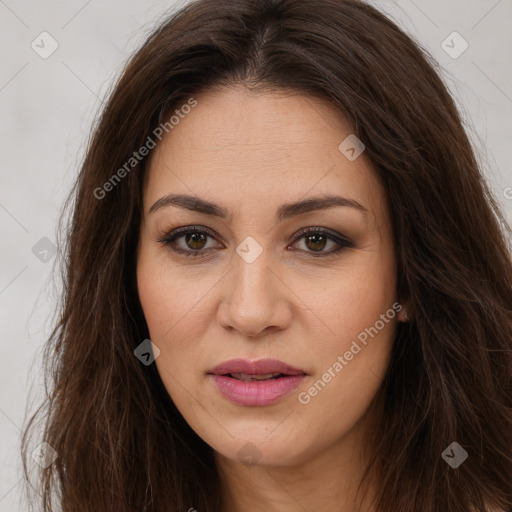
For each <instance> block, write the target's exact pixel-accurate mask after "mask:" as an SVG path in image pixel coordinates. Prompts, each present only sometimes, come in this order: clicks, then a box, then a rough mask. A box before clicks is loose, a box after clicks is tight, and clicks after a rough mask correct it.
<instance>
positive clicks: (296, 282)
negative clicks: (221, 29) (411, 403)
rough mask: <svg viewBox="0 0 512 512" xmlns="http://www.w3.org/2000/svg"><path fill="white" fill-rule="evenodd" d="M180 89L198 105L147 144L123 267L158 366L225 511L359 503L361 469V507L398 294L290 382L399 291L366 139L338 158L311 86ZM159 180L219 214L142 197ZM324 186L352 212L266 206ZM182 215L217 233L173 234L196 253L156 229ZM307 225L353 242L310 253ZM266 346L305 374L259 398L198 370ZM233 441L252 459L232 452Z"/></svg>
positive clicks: (329, 113) (166, 190) (333, 119)
mask: <svg viewBox="0 0 512 512" xmlns="http://www.w3.org/2000/svg"><path fill="white" fill-rule="evenodd" d="M195 98H196V100H197V102H198V104H197V106H196V107H195V108H194V109H192V111H191V112H190V113H189V114H188V115H186V116H185V117H184V119H181V120H180V122H179V124H177V125H176V126H175V127H174V128H173V130H172V131H170V132H169V134H168V135H166V136H165V137H164V139H163V141H162V143H161V144H159V145H158V146H157V148H155V149H154V150H153V154H152V155H151V162H150V166H149V169H148V174H147V177H146V178H147V179H146V182H145V186H144V191H143V203H144V214H143V222H142V226H141V231H140V238H139V246H138V254H137V280H138V289H139V296H140V301H141V304H142V308H143V311H144V314H145V317H146V320H147V323H148V327H149V331H150V336H151V340H152V342H153V343H154V344H155V345H156V346H157V347H158V348H159V349H160V355H159V356H158V357H157V359H156V360H155V364H156V365H157V368H158V371H159V374H160V375H161V378H162V381H163V383H164V385H165V386H166V389H167V391H168V392H169V395H170V396H171V398H172V399H173V401H174V403H175V404H176V406H177V407H178V409H179V410H180V412H181V414H182V415H183V417H184V418H185V419H186V421H187V422H188V424H189V425H190V426H191V428H192V429H194V431H195V432H197V434H198V435H199V436H200V437H201V438H202V439H204V440H205V441H206V442H207V443H208V444H209V445H210V446H211V447H212V448H213V449H214V451H215V455H216V460H217V463H218V467H219V471H220V475H221V478H222V481H223V496H224V511H225V512H239V511H242V510H243V511H245V512H252V511H254V512H257V511H267V512H268V511H279V512H288V511H290V512H291V511H294V512H295V511H297V510H308V511H310V510H323V511H355V510H361V511H368V512H370V511H372V510H374V509H373V508H371V507H370V505H369V499H370V497H371V496H372V493H373V490H374V486H373V485H370V486H369V487H368V489H367V492H366V498H365V499H364V500H363V503H362V505H361V507H360V508H358V506H356V503H355V500H356V496H355V488H356V487H357V483H358V482H359V480H360V477H361V475H362V471H363V470H364V467H365V463H366V462H367V457H368V452H369V449H368V446H367V442H366V440H367V437H366V431H365V429H366V428H370V429H371V426H372V425H374V422H375V421H376V420H378V416H379V414H380V412H379V411H380V410H381V405H382V404H381V403H380V402H378V401H376V402H375V408H374V409H370V405H371V404H372V400H374V398H375V397H376V394H377V391H378V390H379V387H380V386H381V384H382V381H383V378H384V376H385V373H386V369H387V367H388V365H389V362H390V355H391V349H392V345H393V340H394V336H395V332H396V327H397V322H398V321H404V316H403V315H404V312H405V309H402V311H401V312H400V313H399V314H398V315H397V316H395V317H394V318H392V319H391V320H389V321H388V322H387V323H385V326H384V328H382V329H381V330H380V331H379V332H378V334H377V335H375V336H374V337H373V338H370V337H369V338H368V344H367V346H365V347H364V348H363V349H362V350H361V351H360V352H359V353H358V354H357V355H355V356H354V357H353V359H352V360H351V361H349V362H347V363H348V364H347V365H346V366H344V367H343V369H342V371H340V372H338V373H336V376H335V377H334V378H332V379H331V381H330V382H329V383H327V384H326V385H325V387H324V388H323V389H322V390H321V391H320V392H318V393H317V395H316V396H314V397H311V399H310V401H309V402H308V403H307V404H303V403H301V402H300V401H299V400H298V396H299V393H301V392H307V390H308V389H309V388H310V387H311V386H312V385H313V383H315V382H316V381H317V380H318V379H320V378H321V377H322V375H323V374H324V372H326V371H327V370H328V368H330V367H332V366H333V364H334V363H335V362H336V361H337V358H338V356H339V355H342V356H343V354H345V352H347V351H348V350H349V349H350V346H351V344H352V342H353V341H354V340H356V339H357V336H358V335H359V334H360V333H361V332H362V331H364V330H365V328H369V327H370V326H374V325H375V322H376V321H377V320H379V318H381V317H380V315H382V314H385V313H386V311H387V310H389V309H390V308H391V307H392V305H393V304H394V303H397V302H399V298H398V297H397V292H396V278H397V276H396V254H395V251H394V246H393V236H392V230H391V223H390V217H389V211H388V206H387V201H386V195H385V192H384V190H383V187H382V185H381V183H380V181H379V179H378V177H377V175H376V173H375V171H374V169H373V168H372V165H371V163H370V162H369V160H368V159H367V158H366V155H365V153H363V154H362V155H361V156H360V157H359V158H357V159H356V160H355V161H349V160H348V159H347V158H346V157H345V156H344V155H343V154H342V153H341V152H340V150H339V149H338V146H339V145H340V143H341V142H342V141H343V140H344V139H345V138H346V137H347V136H349V135H350V134H351V133H352V129H351V128H350V126H348V124H347V123H346V122H345V121H344V120H343V119H341V118H340V116H339V115H337V114H336V112H335V111H333V110H332V109H331V107H330V106H329V105H327V104H325V103H323V102H321V101H320V100H317V99H314V98H309V97H304V96H300V95H294V94H292V93H288V94H284V93H282V92H281V93H277V92H270V91H267V92H262V91H259V92H257V93H255V92H249V91H247V90H246V89H245V88H243V87H242V86H236V87H233V88H228V89H219V90H209V91H207V92H205V93H203V94H201V95H197V96H195ZM171 193H172V194H189V195H195V196H199V197H200V198H203V199H207V200H209V201H211V202H214V203H216V204H218V205H220V206H222V207H225V208H226V209H227V210H228V211H229V215H228V217H227V218H225V219H220V218H217V217H213V216H210V215H207V214H204V213H199V212H196V211H192V210H187V209H183V208H180V207H177V206H173V205H169V206H165V207H162V208H159V209H158V210H156V211H154V212H153V213H149V209H150V207H151V206H152V205H153V204H154V203H155V202H156V201H157V200H158V199H160V198H161V197H162V196H164V195H166V194H171ZM326 194H336V195H342V196H344V197H347V198H350V199H354V200H356V201H357V202H359V203H360V204H361V205H363V206H364V207H365V208H366V209H367V212H366V213H363V212H361V211H359V210H357V209H355V208H351V207H346V206H345V207H343V206H336V207H332V208H328V209H324V210H318V211H314V212H308V213H304V214H302V215H299V216H296V217H292V218H288V219H285V220H283V221H281V222H276V219H275V217H274V215H275V211H276V209H277V208H278V207H279V206H281V205H282V204H284V203H291V202H295V201H299V200H303V199H306V198H310V197H317V196H322V195H326ZM194 225H196V226H197V225H199V226H201V227H206V228H209V229H210V230H211V231H213V233H215V234H216V237H215V238H212V237H208V238H207V239H201V238H199V239H198V240H197V239H196V240H194V239H192V240H190V238H188V239H187V237H186V236H182V237H181V238H179V239H177V240H176V241H175V242H174V244H175V246H178V247H180V248H182V249H184V250H187V249H188V250H189V251H193V250H194V249H196V250H199V251H201V250H202V251H203V252H204V253H205V254H207V255H206V256H205V257H203V258H200V257H197V258H195V257H186V256H184V255H181V254H177V253H174V252H173V251H172V250H171V248H170V246H169V245H168V246H164V244H163V243H162V242H158V240H159V239H161V238H162V237H163V236H165V234H166V233H168V232H169V231H171V230H173V229H176V228H179V227H184V226H194ZM309 227H311V228H319V227H320V228H326V229H328V230H331V231H333V232H334V233H338V234H339V235H342V236H345V237H347V238H349V239H350V240H351V241H352V242H353V244H354V247H348V248H343V249H342V250H341V251H340V252H338V253H336V254H333V255H331V256H320V257H315V256H314V254H317V253H318V252H320V253H322V252H323V254H326V253H329V252H330V251H331V250H334V249H336V248H337V247H338V245H337V243H336V242H335V241H329V240H328V241H327V242H326V245H322V244H319V243H318V242H316V241H315V240H313V241H312V240H310V239H309V240H308V237H307V236H306V237H304V236H302V237H301V238H297V237H296V233H298V231H299V230H300V229H302V228H309ZM248 236H251V237H253V238H254V239H255V240H256V241H257V242H258V243H259V245H260V246H261V248H262V253H261V254H260V255H259V257H258V258H257V259H256V260H255V261H254V262H252V263H247V262H246V261H244V259H242V258H241V257H240V256H239V255H238V253H237V252H236V248H237V247H238V246H239V245H240V244H241V243H242V241H244V239H245V238H246V237H248ZM187 241H188V245H187ZM315 250H316V251H317V252H315ZM312 254H313V256H312ZM267 357H269V358H276V359H280V360H282V361H284V362H286V363H288V364H290V365H292V366H295V367H297V368H301V369H303V370H304V371H305V372H306V373H307V374H308V376H307V377H306V379H305V380H304V382H303V383H302V384H301V386H300V387H299V389H297V390H296V391H292V392H291V393H290V394H289V395H287V396H286V397H285V398H283V399H281V400H280V401H278V402H277V403H274V404H272V405H269V406H265V407H249V406H241V405H236V404H233V403H231V402H230V401H228V400H227V399H226V398H225V397H224V396H223V395H222V394H221V393H220V392H219V391H218V390H217V388H216V387H215V386H214V385H213V383H212V382H211V380H210V378H209V376H208V375H207V372H208V370H209V369H211V368H212V367H213V366H215V365H217V364H219V363H221V362H223V361H226V360H228V359H232V358H244V359H249V360H256V359H261V358H267ZM248 442H250V443H252V445H249V446H252V447H253V448H250V449H251V450H253V452H254V454H255V459H256V458H257V457H259V459H258V460H257V461H256V464H249V465H248V464H244V463H243V462H241V460H239V457H238V455H237V453H238V452H239V450H240V449H241V448H242V447H244V446H245V445H246V444H247V443H248ZM256 454H257V455H256ZM191 506H193V504H191ZM301 507H302V508H301Z"/></svg>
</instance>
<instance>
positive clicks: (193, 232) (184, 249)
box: [157, 226, 215, 257]
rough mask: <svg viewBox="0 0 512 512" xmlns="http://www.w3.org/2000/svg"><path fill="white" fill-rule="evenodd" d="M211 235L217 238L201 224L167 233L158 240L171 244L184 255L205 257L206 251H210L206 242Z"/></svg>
mask: <svg viewBox="0 0 512 512" xmlns="http://www.w3.org/2000/svg"><path fill="white" fill-rule="evenodd" d="M209 237H210V238H215V235H214V234H213V233H212V232H211V231H210V230H208V229H206V228H201V227H199V226H188V227H185V228H180V229H176V230H175V231H171V232H170V233H166V234H165V235H164V236H163V237H160V239H159V240H157V242H161V243H163V244H164V246H169V248H170V249H171V250H172V251H174V252H176V253H178V254H183V255H184V256H194V257H204V256H206V252H210V251H205V250H204V249H205V248H206V249H208V247H207V243H206V242H207V240H208V238H209ZM178 240H180V241H181V244H180V243H176V241H178ZM210 248H211V247H210Z"/></svg>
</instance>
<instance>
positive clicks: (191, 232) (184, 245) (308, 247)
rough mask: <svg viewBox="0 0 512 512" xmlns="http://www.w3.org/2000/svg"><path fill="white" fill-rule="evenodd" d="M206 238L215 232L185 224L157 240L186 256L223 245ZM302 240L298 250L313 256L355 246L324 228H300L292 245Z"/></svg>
mask: <svg viewBox="0 0 512 512" xmlns="http://www.w3.org/2000/svg"><path fill="white" fill-rule="evenodd" d="M208 238H212V239H216V236H215V234H214V233H213V232H212V231H210V230H209V229H207V228H204V227H200V226H187V227H184V228H179V229H176V230H174V231H171V232H169V233H165V234H164V235H163V236H161V237H160V238H159V239H158V240H157V242H160V243H163V245H164V246H168V247H169V249H170V250H172V251H173V252H175V253H178V254H182V255H184V256H187V257H190V256H192V257H196V258H198V257H199V258H201V257H205V256H207V255H208V253H209V252H210V250H211V249H214V248H223V247H224V246H222V245H219V244H217V245H215V244H213V246H210V247H208ZM302 240H303V242H302V246H303V248H301V249H298V250H300V251H301V252H305V253H307V254H308V255H309V256H313V257H326V256H330V255H333V254H336V253H338V252H340V251H342V250H343V249H345V248H352V247H355V245H354V244H353V243H352V242H351V241H350V240H349V239H347V238H345V237H344V236H342V235H339V234H337V233H336V232H333V231H330V230H328V229H325V228H305V229H303V230H301V231H300V232H299V233H297V234H296V235H295V241H294V243H293V244H292V246H293V245H295V244H297V242H300V241H302ZM329 244H330V245H331V248H332V246H334V247H335V248H334V249H333V250H329V251H326V250H325V249H326V247H328V246H329ZM292 246H290V247H292Z"/></svg>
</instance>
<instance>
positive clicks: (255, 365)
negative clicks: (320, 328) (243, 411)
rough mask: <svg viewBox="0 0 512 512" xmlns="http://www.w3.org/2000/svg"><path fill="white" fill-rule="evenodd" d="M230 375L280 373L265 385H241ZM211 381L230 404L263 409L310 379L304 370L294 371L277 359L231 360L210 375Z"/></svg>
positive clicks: (246, 383)
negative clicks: (307, 378) (304, 380)
mask: <svg viewBox="0 0 512 512" xmlns="http://www.w3.org/2000/svg"><path fill="white" fill-rule="evenodd" d="M229 373H245V374H248V375H265V374H267V373H281V374H283V375H282V376H281V377H279V378H277V379H271V380H266V381H248V382H247V381H241V380H238V379H235V378H233V377H230V376H229V375H228V374H229ZM208 374H209V376H210V378H211V379H212V381H213V383H214V384H215V386H216V387H217V389H218V390H219V391H220V392H221V393H222V395H223V396H224V397H225V398H227V399H228V400H230V401H231V402H233V403H235V404H238V405H245V406H252V407H262V406H266V405H270V404H273V403H275V402H277V401H278V400H280V399H281V398H284V397H285V396H286V395H287V394H288V393H290V392H291V391H293V390H295V389H297V388H298V387H299V386H300V384H301V382H302V381H303V379H304V378H305V377H306V376H307V374H306V372H305V371H304V370H302V369H299V368H295V367H293V366H290V365H289V364H286V363H284V362H283V361H279V360H278V359H260V360H257V361H248V360H246V359H231V360H229V361H225V362H223V363H221V364H219V365H217V366H215V367H214V368H212V369H211V370H209V371H208Z"/></svg>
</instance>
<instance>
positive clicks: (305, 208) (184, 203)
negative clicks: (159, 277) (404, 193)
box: [149, 194, 368, 222]
mask: <svg viewBox="0 0 512 512" xmlns="http://www.w3.org/2000/svg"><path fill="white" fill-rule="evenodd" d="M166 206H177V207H179V208H184V209H186V210H192V211H195V212H199V213H204V214H206V215H211V216H213V217H220V218H221V219H226V218H228V217H229V215H228V210H227V209H226V208H224V207H222V206H219V205H217V204H215V203H212V202H210V201H206V200H205V199H201V198H199V197H194V196H189V195H185V194H169V195H166V196H163V197H161V198H160V199H158V201H156V202H155V203H154V204H153V206H151V208H150V209H149V213H150V214H151V213H154V212H156V211H157V210H159V209H160V208H164V207H166ZM337 206H338V207H339V206H344V207H349V208H354V209H356V210H359V211H360V212H362V213H364V214H367V213H368V210H367V209H366V208H365V207H364V206H363V205H362V204H360V203H358V202H357V201H356V200H355V199H349V198H346V197H342V196H333V195H327V196H319V197H313V198H310V199H305V200H303V201H298V202H296V203H288V204H283V205H282V206H280V207H279V208H278V209H277V212H276V220H277V221H278V222H280V221H282V220H284V219H288V218H290V217H295V216H298V215H301V214H303V213H308V212H313V211H318V210H326V209H327V208H333V207H337Z"/></svg>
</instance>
